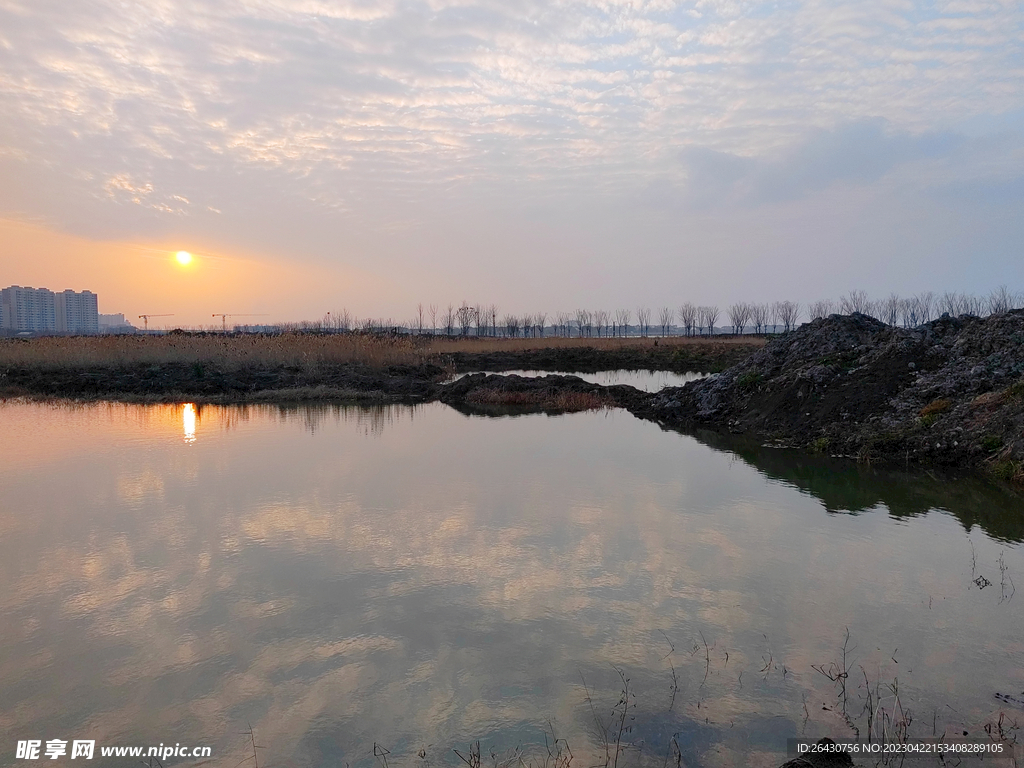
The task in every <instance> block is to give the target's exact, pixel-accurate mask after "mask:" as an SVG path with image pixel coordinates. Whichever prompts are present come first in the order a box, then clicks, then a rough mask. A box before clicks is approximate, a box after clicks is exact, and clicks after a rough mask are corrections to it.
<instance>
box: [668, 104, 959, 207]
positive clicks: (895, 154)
mask: <svg viewBox="0 0 1024 768" xmlns="http://www.w3.org/2000/svg"><path fill="white" fill-rule="evenodd" d="M966 144H967V140H966V139H965V137H963V136H961V135H958V134H954V133H938V132H927V133H923V134H920V135H913V134H910V133H907V132H904V131H894V130H892V127H891V126H890V125H888V124H887V123H886V121H884V120H880V119H876V120H864V121H858V122H854V123H847V124H844V125H840V126H837V127H836V128H834V129H831V130H815V131H811V132H810V133H809V134H808V135H807V136H805V137H804V138H802V139H801V140H800V141H798V142H796V143H794V144H793V145H791V146H789V147H786V148H784V149H783V150H781V151H779V152H777V153H773V154H772V155H769V156H767V157H743V156H739V155H735V154H730V153H726V152H717V151H714V150H709V149H705V148H702V147H691V148H687V149H684V150H683V151H682V152H680V156H679V157H680V162H681V163H682V165H683V167H684V168H685V171H686V178H687V184H686V191H687V193H688V198H689V201H690V202H691V203H695V204H698V205H703V206H704V207H707V206H708V205H714V204H729V203H733V204H737V203H738V204H746V205H751V204H755V205H756V204H763V203H767V202H779V201H788V200H796V199H800V198H804V197H806V196H807V195H810V194H813V193H815V192H818V191H820V190H823V189H826V188H828V187H830V186H832V185H835V184H852V185H866V184H871V183H873V182H876V181H878V180H879V179H881V178H883V177H885V176H887V175H889V174H892V173H894V172H896V171H897V170H899V169H901V168H903V167H904V166H907V165H910V164H915V163H931V164H933V165H934V164H938V163H948V162H949V161H951V160H952V161H954V162H956V161H960V163H961V164H964V161H965V159H966V161H967V164H969V163H970V159H971V157H970V153H969V154H968V157H967V158H964V157H958V155H961V154H962V150H963V149H964V148H965V145H966ZM975 154H976V153H975Z"/></svg>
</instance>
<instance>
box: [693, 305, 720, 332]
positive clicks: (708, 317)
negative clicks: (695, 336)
mask: <svg viewBox="0 0 1024 768" xmlns="http://www.w3.org/2000/svg"><path fill="white" fill-rule="evenodd" d="M697 318H698V319H697V323H698V324H699V325H700V327H701V328H707V329H708V330H707V332H708V336H711V335H713V334H714V332H715V323H716V322H718V307H717V306H715V305H710V306H704V307H697Z"/></svg>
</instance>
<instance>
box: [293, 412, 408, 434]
mask: <svg viewBox="0 0 1024 768" xmlns="http://www.w3.org/2000/svg"><path fill="white" fill-rule="evenodd" d="M274 407H275V408H276V409H277V412H278V417H279V418H280V419H281V420H282V421H292V420H294V419H301V420H302V424H303V426H304V427H305V428H306V429H308V430H309V432H310V434H314V433H316V431H317V430H318V429H320V427H322V426H323V425H324V424H328V423H334V424H354V425H355V426H356V428H357V429H358V431H360V432H362V433H363V434H365V435H372V436H373V437H379V436H380V435H382V434H383V433H384V430H385V428H387V427H389V426H392V425H394V424H397V423H399V422H401V421H402V420H403V419H404V418H406V417H408V419H409V421H412V420H413V418H414V416H415V413H416V410H417V409H418V408H419V407H420V406H416V405H395V404H387V405H338V404H330V405H297V406H287V405H279V406H274Z"/></svg>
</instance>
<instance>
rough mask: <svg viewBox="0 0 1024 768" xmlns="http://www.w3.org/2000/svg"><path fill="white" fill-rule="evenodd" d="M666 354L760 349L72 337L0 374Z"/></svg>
mask: <svg viewBox="0 0 1024 768" xmlns="http://www.w3.org/2000/svg"><path fill="white" fill-rule="evenodd" d="M655 341H657V342H658V343H659V344H660V345H664V346H665V347H671V348H675V347H699V346H704V347H718V346H725V345H728V346H732V345H736V344H745V345H759V344H763V343H764V340H763V339H754V338H749V337H739V338H736V337H722V338H717V337H716V338H714V339H698V338H686V337H677V338H672V337H670V338H664V339H657V340H655V339H650V338H625V339H624V338H610V339H609V338H583V339H567V338H562V337H554V338H540V339H500V338H491V339H488V338H475V337H468V338H460V337H452V338H447V337H441V338H438V337H425V336H387V335H372V334H362V333H345V334H305V333H284V334H280V335H242V336H238V335H230V334H189V333H181V334H179V333H169V334H165V335H160V336H156V335H153V336H143V335H136V336H71V337H66V336H65V337H58V336H50V337H41V338H35V339H0V368H28V369H37V370H61V369H64V370H69V369H71V370H73V369H82V368H121V367H128V366H134V365H170V364H184V365H196V364H199V365H209V366H214V367H216V368H218V369H220V370H233V369H234V370H237V369H240V368H247V367H272V366H282V365H283V366H298V367H302V368H304V369H309V368H315V367H316V366H317V365H319V364H326V365H334V364H341V363H359V364H364V365H369V366H372V367H385V366H389V365H419V364H422V363H426V362H436V363H443V361H444V359H445V357H446V356H448V355H452V354H455V353H464V354H483V353H489V352H525V351H528V350H533V349H558V348H567V349H579V348H593V349H598V350H605V351H614V350H623V349H630V348H633V349H637V348H650V347H652V346H653V345H654V343H655Z"/></svg>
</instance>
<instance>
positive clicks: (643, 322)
mask: <svg viewBox="0 0 1024 768" xmlns="http://www.w3.org/2000/svg"><path fill="white" fill-rule="evenodd" d="M636 324H637V325H639V326H640V335H641V336H647V334H648V333H649V332H650V329H651V310H649V309H648V308H647V307H640V308H639V309H638V310H637V311H636Z"/></svg>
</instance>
